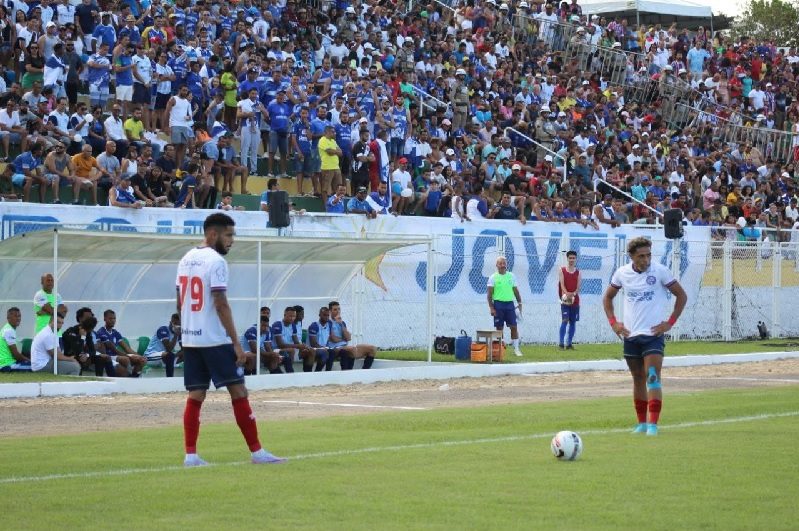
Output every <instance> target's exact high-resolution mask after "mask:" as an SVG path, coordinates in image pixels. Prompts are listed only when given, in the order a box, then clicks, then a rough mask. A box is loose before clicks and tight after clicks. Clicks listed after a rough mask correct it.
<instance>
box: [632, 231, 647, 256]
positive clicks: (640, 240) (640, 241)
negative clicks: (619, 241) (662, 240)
mask: <svg viewBox="0 0 799 531" xmlns="http://www.w3.org/2000/svg"><path fill="white" fill-rule="evenodd" d="M643 247H652V242H651V241H649V239H648V238H644V237H643V236H639V237H637V238H633V239H632V240H630V243H628V244H627V254H629V255H630V256H632V255H634V254H635V253H637V252H638V249H641V248H643Z"/></svg>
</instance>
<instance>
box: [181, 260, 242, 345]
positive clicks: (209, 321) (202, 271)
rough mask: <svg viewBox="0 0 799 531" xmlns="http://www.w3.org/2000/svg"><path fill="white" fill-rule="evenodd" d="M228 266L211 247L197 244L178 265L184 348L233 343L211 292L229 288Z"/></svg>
mask: <svg viewBox="0 0 799 531" xmlns="http://www.w3.org/2000/svg"><path fill="white" fill-rule="evenodd" d="M227 283H228V267H227V262H226V261H225V259H224V258H223V257H222V255H220V254H219V253H218V252H216V250H214V249H212V248H211V247H196V248H194V249H192V250H191V251H189V252H188V253H186V254H185V255H184V256H183V258H182V259H181V260H180V263H179V264H178V275H177V280H176V286H177V289H178V296H179V297H180V303H181V304H180V325H181V328H182V335H183V339H182V341H183V346H184V347H214V346H217V345H227V344H230V343H232V341H231V339H230V338H229V337H228V336H227V333H226V332H225V328H224V327H223V326H222V322H221V321H220V320H219V316H218V315H217V313H216V308H215V307H214V301H213V298H212V296H211V293H212V292H214V291H225V290H227Z"/></svg>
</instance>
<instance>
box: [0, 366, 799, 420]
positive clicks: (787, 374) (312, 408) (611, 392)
mask: <svg viewBox="0 0 799 531" xmlns="http://www.w3.org/2000/svg"><path fill="white" fill-rule="evenodd" d="M797 384H799V359H788V360H780V361H766V362H757V363H740V364H725V365H703V366H699V367H674V368H668V369H667V370H666V371H664V386H665V391H666V393H667V394H668V393H680V392H693V391H702V390H709V389H723V388H750V387H763V386H775V385H797ZM630 387H631V386H630V377H629V376H628V374H627V373H626V372H622V371H604V372H598V371H592V372H577V373H559V374H545V375H518V376H500V377H488V378H457V379H452V380H418V381H403V382H386V383H376V384H368V385H347V386H324V387H311V388H293V389H279V390H268V391H257V392H254V393H252V394H251V396H250V402H251V404H252V407H253V411H254V412H255V414H256V415H257V417H258V419H259V422H270V421H273V420H283V419H298V418H314V417H326V416H333V415H359V414H370V413H376V412H384V411H407V410H414V409H417V408H421V409H435V408H449V407H473V406H481V405H482V406H486V405H494V404H509V403H526V402H545V401H552V400H564V399H570V400H579V399H590V398H602V397H611V396H628V395H629V394H630ZM185 400H186V397H185V394H184V393H163V394H155V395H112V396H99V397H57V398H49V397H48V398H31V399H7V400H0V419H1V420H0V433H1V434H3V435H6V436H8V435H17V436H26V435H54V434H65V433H86V432H93V431H112V430H125V429H135V428H148V427H159V426H180V425H181V424H182V415H183V405H184V403H185ZM202 419H203V422H204V423H212V422H231V423H232V422H233V417H232V413H231V410H230V399H229V397H228V394H227V393H226V392H224V391H222V392H214V393H209V395H208V398H207V399H206V403H205V405H204V406H203V413H202Z"/></svg>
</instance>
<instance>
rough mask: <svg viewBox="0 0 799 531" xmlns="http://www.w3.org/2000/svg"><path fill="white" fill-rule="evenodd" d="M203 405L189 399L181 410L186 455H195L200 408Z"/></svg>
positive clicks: (198, 434)
mask: <svg viewBox="0 0 799 531" xmlns="http://www.w3.org/2000/svg"><path fill="white" fill-rule="evenodd" d="M202 406H203V403H202V402H200V401H199V400H195V399H193V398H189V399H187V400H186V409H184V410H183V440H184V442H185V444H186V453H187V454H196V453H197V437H199V436H200V408H201V407H202Z"/></svg>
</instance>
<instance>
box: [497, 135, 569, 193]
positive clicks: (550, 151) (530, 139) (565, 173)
mask: <svg viewBox="0 0 799 531" xmlns="http://www.w3.org/2000/svg"><path fill="white" fill-rule="evenodd" d="M508 131H511V132H512V133H513V134H515V135H518V136H520V137H522V138H523V139H525V140H526V141H528V142H530V143H531V144H533V145H534V146H536V147H538V148H540V149H543V150H544V151H545V152H547V153H549V154H550V155H552V158H553V159H554V158H558V159H560V160H561V161H563V182H566V181H568V180H569V177H568V174H567V172H568V169H567V167H566V157H564V156H563V155H561V154H560V153H557V152H555V151H552V150H551V149H550V148H548V147H546V146H545V145H544V144H542V143H540V142H538V141H536V140H534V139H532V138H530V137H529V136H527V135H526V134H525V133H522V132H521V131H519V130H518V129H515V128H513V127H506V128H505V136H506V137H508V138H511V136H510V135H509V134H508ZM539 162H540V161H539Z"/></svg>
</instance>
